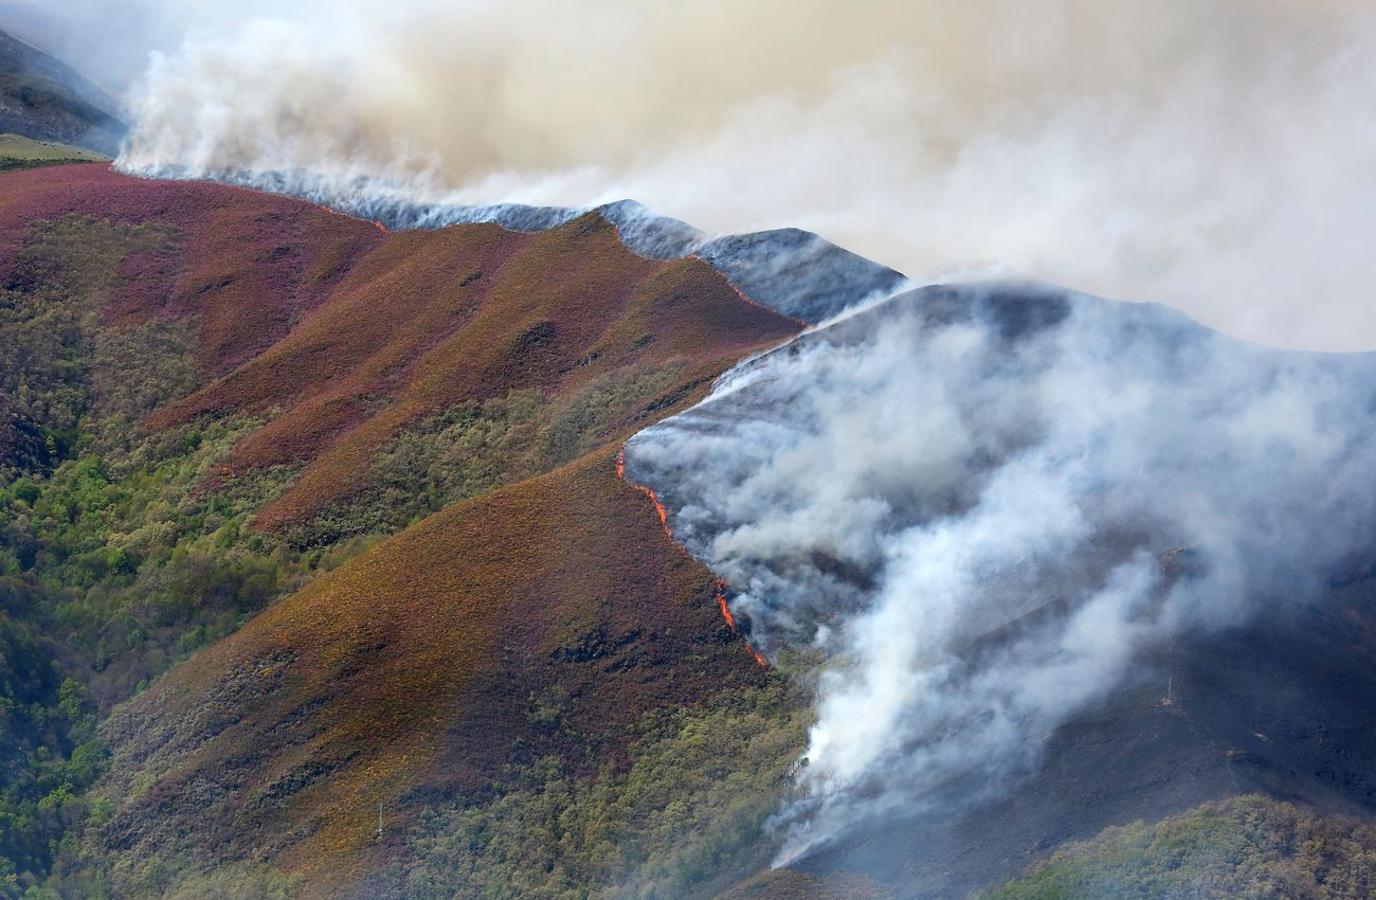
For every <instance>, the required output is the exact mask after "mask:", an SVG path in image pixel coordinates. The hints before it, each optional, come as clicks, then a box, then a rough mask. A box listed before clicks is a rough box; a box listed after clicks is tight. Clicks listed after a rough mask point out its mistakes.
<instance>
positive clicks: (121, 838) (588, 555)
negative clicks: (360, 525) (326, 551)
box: [100, 452, 764, 895]
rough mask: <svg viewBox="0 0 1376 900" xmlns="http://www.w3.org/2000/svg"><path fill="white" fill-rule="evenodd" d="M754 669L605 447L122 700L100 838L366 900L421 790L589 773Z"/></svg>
mask: <svg viewBox="0 0 1376 900" xmlns="http://www.w3.org/2000/svg"><path fill="white" fill-rule="evenodd" d="M763 677H764V675H763V673H762V672H761V670H760V669H759V668H758V667H756V665H755V664H754V662H753V661H752V660H751V659H750V657H749V655H748V654H747V653H746V652H745V651H744V649H743V648H742V646H741V644H740V642H739V639H738V638H737V637H736V635H734V634H733V633H732V632H731V630H730V629H729V628H728V627H727V626H726V624H725V622H723V621H722V619H721V617H720V614H719V613H718V612H717V610H716V605H715V603H714V600H713V579H712V577H711V575H710V574H709V573H708V572H706V571H705V570H704V569H702V568H701V567H700V566H698V565H696V564H694V563H693V562H692V561H691V560H689V559H688V558H687V557H686V556H685V555H683V554H681V553H680V552H678V551H677V549H676V548H675V547H674V546H673V545H672V544H670V543H669V542H668V541H666V540H665V539H664V536H663V534H662V533H661V532H660V531H659V529H658V527H657V523H656V521H655V513H654V510H653V509H652V508H651V507H650V506H649V505H648V504H647V503H645V502H644V499H643V498H642V497H641V496H640V494H639V493H637V492H636V491H635V490H633V489H632V488H630V487H628V486H627V485H625V484H624V483H621V482H619V481H618V480H617V479H616V477H615V475H614V473H613V467H612V456H611V454H610V453H609V452H602V453H598V454H594V455H592V456H590V457H588V458H585V459H584V460H581V461H579V462H577V463H574V464H572V465H571V466H569V467H567V468H565V469H561V470H558V471H557V472H555V473H552V474H550V475H547V476H542V477H539V478H537V479H535V480H532V481H527V482H522V483H520V484H518V485H515V486H512V487H509V488H505V489H502V490H499V491H497V492H495V493H493V494H490V495H488V496H486V497H483V498H479V499H476V500H471V501H467V502H465V503H461V504H459V505H457V506H454V507H450V508H449V509H446V510H444V511H443V512H441V513H438V514H436V515H435V516H432V517H430V518H428V519H426V520H424V521H423V522H421V523H420V524H418V525H416V526H414V527H413V528H411V529H408V530H407V531H405V532H403V533H402V534H401V535H399V536H398V537H397V538H395V539H393V540H391V541H389V542H387V543H385V544H382V545H380V546H379V547H377V548H375V549H374V550H372V551H370V552H369V553H368V554H366V555H365V556H363V557H361V558H360V559H358V560H357V561H355V562H353V563H351V564H349V565H347V566H345V567H344V568H342V569H340V570H338V571H337V572H335V573H333V574H331V575H328V576H326V577H324V578H323V579H321V580H319V581H317V582H316V583H314V584H312V585H311V586H310V587H308V588H307V589H305V590H304V591H302V592H300V593H298V594H296V595H294V596H292V597H290V598H288V599H287V600H284V601H282V602H281V603H279V604H277V605H276V606H274V607H273V608H272V609H271V610H269V611H268V612H267V613H264V614H263V615H261V616H259V617H258V618H256V619H254V620H253V621H252V622H250V623H249V624H248V625H247V626H246V627H245V628H244V629H243V630H242V631H240V632H239V633H237V634H236V635H234V636H233V637H230V638H228V639H227V640H225V641H222V642H221V643H220V644H218V645H216V646H215V648H213V649H212V650H211V651H209V652H207V653H204V654H201V655H200V656H198V657H196V658H194V659H193V660H192V661H190V662H189V663H187V664H186V665H184V666H183V667H181V668H179V669H178V670H176V671H174V672H173V673H172V674H171V675H169V676H168V677H167V678H165V679H163V680H161V681H160V682H158V683H157V684H155V685H154V686H153V687H152V688H150V690H149V691H148V692H147V693H146V694H144V695H141V696H140V697H139V698H138V699H137V700H136V701H134V702H133V703H131V704H130V705H129V706H128V707H126V708H124V709H122V710H121V711H120V712H119V713H118V714H117V715H116V716H115V717H114V718H113V719H112V720H111V721H110V723H109V724H108V725H107V726H106V735H107V737H108V738H109V740H110V741H111V743H112V745H113V746H114V748H115V750H114V753H115V756H114V764H113V772H112V775H111V777H110V779H109V782H108V783H107V785H106V786H104V787H103V788H101V789H100V791H101V792H102V793H105V792H108V794H107V796H109V797H110V798H111V799H114V800H116V802H117V803H118V804H119V805H118V808H117V811H116V813H115V815H114V817H113V819H112V820H111V822H110V823H109V824H108V825H106V826H105V827H104V828H103V829H102V831H101V840H102V843H103V846H104V848H106V849H107V850H108V851H109V852H112V853H116V854H119V855H120V857H122V858H126V859H135V860H136V859H140V858H145V857H149V856H154V855H157V854H161V853H166V852H167V850H169V849H171V850H174V851H181V852H185V851H188V850H189V851H191V852H193V853H196V854H199V855H200V856H201V857H202V858H206V857H209V858H210V859H211V860H212V861H228V860H233V859H238V858H242V857H245V856H251V857H252V858H254V859H256V860H259V861H263V862H267V863H270V864H272V865H274V866H277V867H281V868H283V869H286V870H288V871H292V872H296V873H299V874H301V875H302V876H304V878H305V881H306V883H307V885H309V886H310V891H309V892H310V893H312V894H317V895H318V894H321V893H330V892H333V891H335V890H339V889H342V888H347V887H352V888H354V889H356V890H358V891H359V892H360V894H361V895H368V894H370V893H372V892H373V891H378V890H381V889H382V888H383V885H381V884H378V883H377V881H378V880H380V879H378V880H373V881H370V880H369V876H373V875H376V874H377V873H381V872H384V871H385V869H386V863H387V862H390V861H392V858H394V856H395V855H396V854H404V852H405V846H404V838H405V835H406V832H407V830H408V827H409V826H410V825H412V824H414V822H415V820H416V818H417V817H418V816H419V815H420V814H421V813H423V812H424V811H425V810H427V809H428V808H432V807H441V806H442V805H443V803H444V802H445V800H446V799H448V798H452V797H453V796H455V794H456V793H460V794H462V793H468V794H471V793H473V792H481V791H482V790H484V789H486V787H487V786H488V785H489V784H491V783H492V782H494V781H495V780H497V779H499V778H500V776H501V775H502V772H503V770H504V768H507V767H517V768H519V767H524V766H529V765H532V764H534V763H535V762H536V761H537V760H539V761H542V764H543V765H550V764H552V763H553V762H554V761H556V760H557V761H558V764H559V765H560V766H561V767H566V768H567V769H568V770H569V771H571V772H572V773H574V774H583V775H591V774H595V773H596V772H597V771H598V769H599V768H600V767H601V765H602V763H603V762H604V761H605V760H607V759H609V758H612V759H614V758H617V757H618V756H624V754H625V753H626V751H627V749H628V747H627V744H626V736H627V735H628V734H629V733H630V730H631V728H632V727H633V726H634V725H635V724H636V723H637V721H638V720H640V719H641V717H642V716H644V715H645V714H646V713H648V712H651V711H653V710H655V709H663V708H670V709H672V708H677V707H680V706H685V705H688V706H693V705H699V704H703V703H706V702H709V701H710V700H711V699H712V698H713V697H715V696H717V695H718V694H721V693H725V692H731V691H733V690H739V689H741V688H742V687H745V686H747V685H750V684H754V683H757V682H759V681H760V680H761V679H762V678H763ZM136 782H137V783H140V784H143V785H147V787H146V788H145V789H144V790H142V791H140V790H137V789H135V783H136ZM379 809H381V810H382V812H381V821H379ZM378 827H382V828H383V829H384V834H383V835H382V837H381V840H380V841H379V838H378V836H377V835H376V834H375V830H376V829H377V828H378ZM363 884H370V885H371V886H370V887H368V888H366V889H365V888H364V887H363V886H362V885H363Z"/></svg>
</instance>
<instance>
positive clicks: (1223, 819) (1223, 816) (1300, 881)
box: [988, 795, 1376, 900]
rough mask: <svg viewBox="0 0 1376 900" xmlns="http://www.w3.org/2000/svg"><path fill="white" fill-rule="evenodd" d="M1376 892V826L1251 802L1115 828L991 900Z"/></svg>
mask: <svg viewBox="0 0 1376 900" xmlns="http://www.w3.org/2000/svg"><path fill="white" fill-rule="evenodd" d="M1373 891H1376V826H1373V825H1371V824H1369V823H1365V822H1358V821H1355V820H1349V819H1346V818H1342V817H1324V816H1321V815H1318V814H1316V813H1314V812H1312V811H1310V810H1307V809H1303V808H1301V807H1298V806H1295V805H1293V804H1290V803H1282V802H1279V801H1276V800H1270V799H1267V798H1265V797H1261V796H1255V795H1249V796H1243V797H1234V798H1230V799H1228V800H1222V801H1218V802H1215V803H1207V804H1205V805H1203V806H1201V807H1199V808H1197V809H1195V810H1192V811H1190V812H1188V813H1185V814H1183V815H1179V816H1173V817H1171V818H1168V819H1165V820H1163V821H1161V822H1158V823H1156V824H1155V825H1147V824H1144V823H1142V822H1136V823H1133V824H1131V825H1126V826H1122V827H1117V828H1109V829H1107V830H1105V831H1104V832H1103V833H1101V834H1100V835H1099V836H1098V837H1096V838H1094V839H1093V840H1090V841H1086V842H1083V843H1076V844H1072V845H1069V846H1067V847H1065V848H1063V849H1061V850H1058V851H1057V852H1056V853H1055V854H1054V855H1053V856H1052V857H1051V858H1050V859H1049V860H1047V861H1046V862H1044V863H1042V864H1040V865H1038V866H1037V867H1035V868H1034V869H1033V870H1032V871H1031V872H1029V873H1028V874H1027V875H1024V876H1023V877H1021V878H1018V879H1015V880H1014V881H1012V882H1009V883H1008V884H1006V885H1004V886H1003V887H1001V888H999V889H998V890H996V891H993V892H992V893H991V894H989V895H988V896H989V897H990V898H991V900H1033V898H1035V900H1053V898H1107V897H1141V898H1197V897H1218V898H1224V897H1228V898H1232V897H1255V898H1263V897H1275V898H1282V897H1284V898H1316V900H1319V898H1335V900H1336V898H1342V900H1347V898H1353V900H1356V898H1364V897H1370V896H1372V892H1373Z"/></svg>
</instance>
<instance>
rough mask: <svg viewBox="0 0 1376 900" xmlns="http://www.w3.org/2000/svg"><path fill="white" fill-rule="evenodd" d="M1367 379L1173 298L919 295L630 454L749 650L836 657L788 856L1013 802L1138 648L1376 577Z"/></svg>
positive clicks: (696, 412)
mask: <svg viewBox="0 0 1376 900" xmlns="http://www.w3.org/2000/svg"><path fill="white" fill-rule="evenodd" d="M1373 387H1376V357H1373V356H1371V355H1366V354H1363V355H1352V356H1330V355H1317V354H1301V353H1291V352H1286V351H1277V350H1270V349H1267V348H1262V347H1258V346H1255V345H1250V344H1244V343H1241V342H1238V341H1235V340H1233V339H1230V338H1227V337H1224V336H1222V335H1220V334H1218V333H1216V332H1211V331H1209V330H1207V329H1204V328H1201V327H1199V326H1197V325H1196V324H1194V323H1193V322H1191V321H1189V320H1188V319H1186V318H1184V317H1183V316H1180V315H1178V314H1176V313H1173V312H1170V311H1169V310H1166V309H1165V308H1163V307H1160V306H1155V305H1147V304H1143V305H1131V304H1119V303H1111V302H1108V301H1100V300H1096V299H1093V298H1090V297H1087V296H1083V295H1073V294H1062V293H1060V292H1056V291H1049V290H1044V289H1039V288H1029V287H1007V286H995V287H966V288H960V289H948V288H928V289H923V290H921V291H917V292H912V293H908V294H903V295H899V296H898V297H896V298H893V299H891V300H889V301H887V302H885V303H882V304H879V305H878V306H875V307H872V308H871V309H869V310H866V311H863V312H860V313H857V314H855V315H853V316H851V317H849V318H845V319H842V320H841V321H839V322H836V323H834V324H831V325H829V326H826V327H823V328H821V329H818V330H816V331H813V332H811V333H808V334H806V335H804V336H802V337H800V338H798V339H796V340H795V341H794V342H792V343H791V344H789V345H787V346H785V347H783V348H780V349H778V350H775V351H773V352H770V353H768V354H765V355H764V356H761V357H759V358H757V359H755V360H753V361H750V362H748V363H746V364H744V365H742V366H740V367H739V368H738V369H737V370H735V371H734V372H733V373H731V374H730V375H729V376H728V377H727V378H726V379H724V380H723V381H722V383H721V384H720V385H719V386H718V387H717V389H716V390H715V392H714V394H713V396H712V397H711V398H709V399H708V400H707V401H706V402H705V403H703V404H702V405H700V406H699V407H697V408H695V409H693V410H690V411H689V412H687V413H685V414H682V415H680V416H677V417H675V418H673V419H670V420H667V421H666V422H663V423H661V424H659V425H656V426H653V427H651V428H650V429H648V430H646V431H644V432H641V433H640V434H638V435H636V436H635V437H634V438H633V439H632V440H631V442H630V443H629V444H628V446H627V452H626V460H627V466H628V468H627V472H628V475H629V476H630V477H632V478H634V479H635V480H636V481H638V482H641V483H644V484H648V485H649V486H651V487H652V488H654V489H655V490H656V491H657V492H658V494H659V496H660V498H661V500H662V501H663V502H664V503H665V504H666V506H667V507H668V509H669V510H670V515H671V519H670V522H671V524H672V525H673V528H674V534H675V536H676V537H678V538H680V539H681V540H683V541H684V542H685V544H686V546H687V547H688V548H689V549H690V551H691V552H692V553H693V554H694V555H695V556H698V557H699V558H701V559H703V560H704V561H705V562H707V563H708V564H709V565H710V566H711V567H712V568H713V569H714V570H716V571H717V572H719V573H720V574H722V575H723V576H724V577H725V578H726V579H727V580H728V581H729V582H730V584H731V586H732V588H733V589H734V592H735V594H734V596H733V598H732V601H731V602H732V605H733V608H734V610H735V611H736V613H737V618H738V620H741V621H745V620H748V621H749V622H750V624H751V627H752V631H753V633H752V636H751V639H752V642H754V643H755V644H756V645H758V646H761V647H763V648H764V649H765V650H766V651H770V652H773V651H777V650H778V649H779V648H781V647H785V646H791V647H795V648H805V649H811V650H814V651H816V652H820V653H821V655H822V657H823V658H824V659H825V660H826V661H827V665H826V667H825V673H824V674H823V676H822V680H821V682H820V688H819V694H820V700H819V706H818V719H817V723H816V725H815V727H814V728H813V729H812V732H811V736H810V744H809V748H808V751H807V758H808V763H809V764H808V765H807V767H806V768H804V769H803V770H802V773H801V776H800V777H801V781H802V786H803V788H804V790H805V794H806V798H805V799H804V800H803V801H801V802H800V803H799V804H797V805H796V806H795V807H794V808H793V809H791V810H788V811H787V813H786V814H785V817H784V818H785V821H786V822H788V823H789V825H790V830H789V839H788V844H787V846H786V849H785V851H784V854H785V855H784V858H790V857H792V856H795V855H797V854H801V853H805V852H806V851H807V850H809V849H811V848H813V847H815V846H816V845H818V844H819V843H822V842H825V841H827V840H829V839H831V838H834V837H836V836H837V835H838V834H840V833H842V832H844V831H845V829H846V828H848V827H850V826H852V825H854V824H855V823H857V822H860V821H866V820H872V819H873V817H876V816H881V815H884V814H886V813H891V812H896V811H902V812H903V813H904V814H905V815H912V814H918V813H923V812H937V813H940V812H941V811H943V810H945V811H948V812H949V811H951V810H952V809H953V808H960V807H961V805H962V804H972V803H977V802H979V801H980V800H982V799H989V798H990V797H992V796H994V795H997V794H998V793H999V792H1000V791H1001V790H1003V789H1004V788H1005V787H1007V786H1008V785H1009V784H1010V783H1011V782H1012V781H1013V780H1014V779H1016V778H1017V777H1018V776H1020V775H1023V774H1025V773H1027V772H1028V771H1029V770H1030V769H1031V768H1032V767H1034V766H1035V764H1036V762H1037V760H1038V755H1039V753H1040V751H1041V750H1042V748H1043V746H1044V744H1045V740H1046V738H1048V737H1049V735H1050V734H1051V732H1052V731H1054V729H1056V728H1057V727H1058V726H1060V725H1062V724H1064V723H1065V722H1066V721H1068V720H1069V719H1070V718H1071V717H1073V716H1074V715H1076V714H1077V713H1079V712H1081V711H1083V710H1085V709H1086V708H1087V707H1089V706H1090V705H1091V704H1093V703H1095V702H1096V701H1098V700H1100V699H1102V698H1104V697H1105V696H1106V695H1107V694H1108V693H1109V692H1111V691H1113V690H1114V689H1115V688H1116V687H1117V686H1119V685H1120V684H1122V683H1123V679H1124V677H1125V675H1126V673H1127V672H1128V671H1129V668H1130V666H1131V663H1132V662H1133V661H1134V659H1137V658H1139V655H1140V654H1141V653H1143V651H1145V650H1147V649H1150V648H1153V647H1156V646H1158V645H1159V644H1160V642H1162V641H1165V640H1168V639H1169V638H1170V637H1171V635H1174V634H1178V633H1181V631H1182V629H1190V630H1191V631H1198V630H1201V629H1211V628H1219V627H1223V626H1227V625H1230V624H1237V623H1240V622H1242V621H1243V620H1244V619H1245V618H1246V617H1247V616H1248V615H1251V614H1253V613H1255V612H1256V611H1257V610H1259V609H1265V608H1268V606H1269V607H1270V608H1272V611H1273V612H1274V611H1277V610H1278V608H1279V607H1280V606H1281V605H1283V604H1293V603H1304V602H1313V601H1315V600H1317V599H1319V598H1320V597H1321V596H1322V594H1323V592H1324V590H1325V589H1326V588H1327V586H1328V584H1329V579H1330V578H1332V577H1334V576H1335V575H1341V574H1344V573H1347V574H1350V572H1351V570H1353V568H1354V567H1360V566H1362V565H1365V564H1367V563H1369V562H1370V560H1369V559H1365V562H1363V561H1362V560H1363V559H1364V558H1363V557H1362V556H1361V554H1362V552H1363V551H1364V550H1366V549H1368V548H1365V547H1364V546H1363V545H1364V542H1365V541H1366V537H1365V536H1366V535H1368V534H1369V533H1370V528H1371V526H1372V524H1373V515H1374V514H1376V504H1373V500H1372V495H1371V491H1370V490H1369V488H1368V485H1369V482H1370V473H1371V472H1372V471H1373V470H1376V468H1373V467H1376V443H1373V441H1372V438H1373V436H1376V406H1373V404H1372V401H1371V398H1372V390H1373Z"/></svg>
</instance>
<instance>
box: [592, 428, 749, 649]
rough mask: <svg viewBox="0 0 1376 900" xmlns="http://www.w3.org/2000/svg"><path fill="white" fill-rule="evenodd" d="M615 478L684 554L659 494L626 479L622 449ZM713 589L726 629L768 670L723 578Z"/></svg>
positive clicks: (624, 454)
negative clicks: (641, 498)
mask: <svg viewBox="0 0 1376 900" xmlns="http://www.w3.org/2000/svg"><path fill="white" fill-rule="evenodd" d="M616 477H617V478H618V479H619V480H621V481H624V482H625V483H626V484H628V485H630V486H631V487H633V488H635V489H636V490H637V491H639V492H640V493H642V494H644V495H645V496H646V497H648V498H649V499H650V502H651V503H652V504H654V507H655V513H656V514H657V515H658V516H659V524H660V525H661V526H662V527H663V528H664V536H665V537H667V538H668V539H669V540H670V541H673V544H674V546H675V547H677V548H678V549H679V550H680V551H681V552H683V553H685V554H686V553H687V552H688V551H687V549H686V548H685V547H684V546H683V545H682V544H681V543H679V542H678V541H677V540H675V539H674V530H673V529H672V528H671V527H670V526H669V511H668V510H666V509H665V508H664V504H663V502H661V501H660V499H659V494H657V493H655V491H654V489H653V488H651V487H648V486H646V485H643V484H638V483H636V482H634V481H632V480H631V479H629V478H627V477H626V451H625V450H624V449H623V450H621V451H620V452H619V453H617V454H616ZM715 588H716V597H717V605H718V606H719V607H720V608H721V617H722V618H723V619H725V620H726V625H727V627H728V628H730V629H731V630H732V631H733V632H735V633H736V634H738V635H740V638H741V643H743V644H744V645H745V649H746V651H747V652H748V653H749V654H750V656H751V658H753V659H754V660H755V663H756V664H757V665H758V666H759V667H760V668H761V669H764V668H768V666H769V663H768V661H766V660H765V658H764V654H762V653H760V652H759V651H758V650H756V649H755V648H754V647H752V646H751V645H750V639H749V638H747V637H746V636H745V635H744V634H743V633H742V632H741V629H740V627H739V626H738V625H737V624H736V617H735V616H733V615H732V614H731V606H730V604H729V602H728V601H727V592H728V591H729V590H730V585H728V584H727V583H726V580H725V579H724V578H718V579H717V580H716V584H715Z"/></svg>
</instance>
